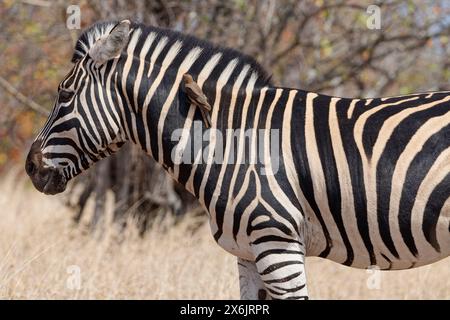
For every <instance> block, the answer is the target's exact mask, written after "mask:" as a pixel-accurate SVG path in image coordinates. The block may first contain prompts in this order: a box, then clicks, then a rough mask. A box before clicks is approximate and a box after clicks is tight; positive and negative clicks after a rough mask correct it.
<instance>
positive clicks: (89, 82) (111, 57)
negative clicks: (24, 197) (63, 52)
mask: <svg viewBox="0 0 450 320" xmlns="http://www.w3.org/2000/svg"><path fill="white" fill-rule="evenodd" d="M103 32H104V34H103V35H101V34H98V33H97V34H94V35H92V34H89V39H88V40H87V42H90V43H88V45H86V44H84V43H81V42H80V40H79V41H78V44H77V48H76V49H75V54H74V58H73V59H72V60H73V62H74V66H73V69H72V70H71V71H70V72H69V74H68V75H67V76H66V78H65V79H64V80H63V81H62V82H61V83H60V85H59V87H58V97H57V99H56V101H55V104H54V107H53V110H52V112H51V114H50V116H49V118H48V119H47V122H46V124H45V126H44V128H43V129H42V130H41V132H40V133H39V134H38V136H37V137H36V139H35V140H34V142H33V144H32V145H31V148H30V151H29V153H28V156H27V159H26V164H25V170H26V172H27V174H28V175H29V176H30V178H31V180H32V182H33V184H34V186H35V187H36V189H38V190H39V191H40V192H43V193H46V194H57V193H60V192H63V191H64V190H65V188H66V185H67V182H68V181H69V180H70V179H71V178H73V177H75V176H76V175H78V174H80V173H81V172H82V171H84V170H86V169H88V168H89V167H90V166H91V165H92V164H93V163H95V162H96V161H98V160H100V159H102V158H104V157H107V156H108V155H110V154H112V153H114V152H115V151H117V149H118V148H119V147H120V146H121V145H122V144H123V143H124V142H125V140H126V137H125V135H124V132H123V129H122V123H123V119H122V118H121V116H120V114H121V113H120V110H119V108H118V107H117V104H115V103H114V102H113V101H115V98H116V96H115V92H114V90H112V88H111V87H110V86H108V84H109V85H110V83H109V82H108V81H110V79H111V76H114V70H113V69H114V68H113V65H114V64H115V63H117V61H118V60H120V55H121V52H122V50H123V49H124V47H125V46H126V45H127V43H128V35H129V32H130V21H128V20H124V21H122V22H120V23H117V24H115V25H114V24H109V25H105V26H104V30H103ZM80 45H81V48H79V46H80ZM83 50H84V52H83ZM77 53H78V55H77ZM80 53H84V54H83V55H82V54H80ZM108 78H109V80H108Z"/></svg>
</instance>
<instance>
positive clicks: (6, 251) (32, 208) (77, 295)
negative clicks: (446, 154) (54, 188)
mask: <svg viewBox="0 0 450 320" xmlns="http://www.w3.org/2000/svg"><path fill="white" fill-rule="evenodd" d="M0 179H1V180H0V298H1V299H126V298H129V299H179V298H183V299H237V298H239V288H238V281H237V278H238V277H237V268H236V262H235V258H234V257H232V256H231V255H229V254H227V253H226V252H224V251H223V250H222V249H220V248H219V247H218V246H217V245H216V244H215V243H214V241H213V240H212V236H211V235H210V232H209V228H208V225H207V224H204V225H203V226H202V227H200V229H199V230H198V231H197V232H195V233H193V232H192V226H193V225H195V224H197V223H198V221H194V220H193V219H192V218H186V219H184V220H182V221H181V222H179V223H177V224H176V225H173V221H171V219H170V218H166V219H164V221H162V223H161V224H159V225H157V226H156V225H155V226H154V227H153V228H152V229H151V230H150V231H149V232H148V233H147V234H146V235H145V237H144V238H140V237H139V236H138V232H137V230H134V229H133V228H132V227H129V228H127V229H126V231H125V232H124V233H123V234H121V235H119V234H118V233H117V232H116V230H115V229H114V228H113V227H107V228H105V229H104V230H103V232H102V235H101V236H99V235H98V234H97V235H92V234H90V233H88V232H87V228H83V227H82V226H74V225H72V223H71V220H70V216H71V214H72V213H71V212H70V211H69V210H68V209H66V208H65V207H64V205H63V204H62V203H61V198H60V197H58V196H56V197H50V196H45V195H41V194H39V193H38V192H37V191H35V190H34V189H33V188H32V186H30V184H29V183H28V182H27V180H26V179H25V178H24V177H22V176H21V175H20V174H19V173H18V172H17V170H15V171H12V172H10V173H9V174H8V175H7V176H4V177H2V178H0ZM307 268H308V269H307V272H308V277H309V289H310V296H311V298H313V299H395V298H399V299H432V298H437V299H449V298H450V260H449V259H446V260H444V261H441V262H439V263H436V264H434V265H431V266H425V267H422V268H418V269H415V270H406V271H391V272H382V274H381V280H380V289H369V288H368V286H367V281H368V280H369V279H370V278H369V277H370V276H371V274H369V273H367V271H365V270H355V269H351V268H347V267H344V266H340V265H338V264H336V263H333V262H329V261H326V260H322V259H317V258H308V262H307ZM78 275H79V277H78ZM78 280H79V281H78Z"/></svg>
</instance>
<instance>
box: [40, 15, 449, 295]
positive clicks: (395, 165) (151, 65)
mask: <svg viewBox="0 0 450 320" xmlns="http://www.w3.org/2000/svg"><path fill="white" fill-rule="evenodd" d="M122 23H123V22H122ZM114 26H115V23H102V24H96V25H94V26H92V27H91V28H89V29H88V30H87V31H86V32H85V33H84V34H83V35H82V36H81V37H80V39H79V40H78V42H77V46H76V49H75V53H74V58H73V62H74V63H75V65H74V68H73V69H72V71H71V72H70V73H69V74H68V76H67V77H66V79H65V80H64V81H63V82H61V85H60V88H59V98H58V101H57V102H56V103H55V108H54V110H53V112H52V114H51V116H50V117H49V120H48V122H47V124H46V125H45V127H44V128H43V130H42V132H41V133H40V134H39V136H38V137H37V140H36V141H39V142H40V144H41V150H42V153H43V156H44V159H45V163H46V164H47V165H48V166H51V167H58V168H60V167H62V168H63V171H64V174H65V177H66V178H67V180H69V179H71V178H72V177H73V176H75V175H77V174H79V173H80V172H82V171H83V170H86V169H87V168H88V167H89V166H90V165H91V164H92V163H93V162H95V161H97V160H99V159H101V158H103V157H106V156H108V155H109V154H111V153H112V152H114V151H115V150H117V148H118V147H120V145H121V144H122V143H124V142H125V141H127V140H131V141H132V142H134V143H136V144H138V145H140V146H141V147H142V149H143V150H144V151H146V152H147V153H148V154H150V155H151V156H153V157H154V158H155V159H156V160H157V161H158V162H159V163H161V164H162V165H163V166H164V168H166V169H167V171H168V172H169V173H170V174H171V175H172V176H173V177H174V179H176V180H177V181H179V182H180V183H181V184H183V185H184V186H185V187H186V188H187V189H188V190H189V191H190V192H192V193H193V194H194V195H195V196H196V197H197V198H198V199H199V201H200V202H201V203H202V204H203V206H204V207H205V209H206V210H207V211H208V213H209V215H210V224H211V230H212V234H213V235H214V238H215V239H216V241H217V242H218V244H219V245H221V246H222V247H223V248H224V249H225V250H227V251H229V252H231V253H232V254H234V255H236V256H237V257H238V258H239V272H240V279H241V291H242V297H244V298H258V297H259V298H264V297H265V296H266V292H267V293H268V296H270V297H272V298H278V299H281V298H282V299H284V298H286V299H300V298H306V297H307V289H306V276H305V270H304V260H305V256H306V255H308V256H320V257H323V258H327V259H331V260H333V261H336V262H339V263H342V264H345V265H348V266H353V267H358V268H366V267H368V266H371V265H377V266H379V267H380V268H382V269H405V268H410V267H415V266H420V265H424V264H428V263H431V262H434V261H436V260H439V259H443V258H445V257H447V256H448V255H449V254H450V92H432V93H422V94H413V95H407V96H399V97H387V98H376V99H347V98H338V97H330V96H325V95H320V94H317V93H313V92H306V91H302V90H296V89H286V88H278V87H274V86H272V85H271V84H270V81H269V80H268V76H267V74H266V73H265V72H264V71H263V69H262V68H261V67H260V66H259V65H258V64H257V63H256V62H255V61H254V60H253V59H251V58H249V57H247V56H245V55H242V54H240V53H238V52H236V51H234V50H230V49H225V48H220V47H215V46H212V45H211V44H209V43H207V42H205V41H201V40H198V39H196V38H193V37H190V36H185V35H182V34H180V33H176V32H173V31H168V30H163V29H158V28H154V27H146V26H143V25H138V24H131V28H130V31H129V34H128V42H127V45H126V46H125V48H123V50H122V53H121V54H120V55H118V56H115V57H111V59H110V60H109V61H107V62H106V63H104V64H101V65H99V64H98V63H96V61H95V57H91V55H90V54H89V52H90V51H91V49H92V48H93V47H94V46H95V45H96V44H98V43H99V39H105V38H106V37H108V35H109V34H111V33H114V30H115V29H114ZM184 73H190V74H191V75H193V76H194V79H196V82H197V84H198V85H199V86H200V87H201V88H202V90H203V92H204V93H205V95H206V96H207V97H208V100H209V101H210V104H211V106H212V113H211V124H212V128H213V129H216V130H210V131H205V132H206V134H205V136H206V138H207V142H205V141H203V144H206V145H208V146H209V149H208V150H209V151H207V152H206V155H205V158H207V159H213V158H214V156H215V155H216V152H217V148H215V147H216V146H217V145H223V148H222V150H219V151H221V152H223V158H224V162H223V163H214V162H212V161H208V162H205V161H202V158H203V157H204V154H203V153H202V151H203V149H201V150H198V149H195V148H193V149H192V150H190V151H192V155H191V159H190V160H192V162H191V163H187V162H181V163H179V161H178V160H179V159H180V158H181V153H182V152H186V150H187V149H189V148H191V146H190V144H189V139H190V137H193V136H195V135H196V134H198V132H197V131H198V130H199V128H200V130H205V128H204V127H203V124H202V121H201V116H200V113H199V112H198V111H196V108H195V106H193V105H189V103H188V100H187V99H186V97H185V96H184V94H183V92H182V90H180V84H181V80H182V75H183V74H184ZM180 129H184V130H185V132H186V134H184V135H182V136H181V138H180V140H179V141H172V139H171V137H172V133H173V132H174V131H175V130H180ZM227 129H244V130H245V129H253V131H250V132H251V134H250V135H249V136H246V135H245V132H244V131H240V132H239V133H238V134H236V135H234V134H233V132H231V131H229V130H228V131H227ZM260 129H265V131H263V132H264V134H262V135H258V134H257V132H258V131H257V130H260ZM271 130H272V131H271ZM273 130H276V131H277V132H279V136H278V137H277V139H278V140H277V141H275V142H278V143H279V146H280V149H279V153H278V154H277V156H278V157H277V159H276V162H275V161H274V159H273V155H272V154H270V152H269V150H270V147H271V145H272V143H275V142H274V141H273V136H272V135H271V132H275V131H273ZM202 132H203V131H202ZM246 132H247V131H246ZM187 133H189V134H187ZM218 133H222V136H219V135H218ZM222 139H223V141H222ZM245 141H253V142H254V143H252V144H250V146H251V147H250V148H246V147H245ZM222 142H223V144H220V143H222ZM233 142H234V144H233ZM256 146H258V147H260V146H263V147H262V149H263V152H262V158H263V160H264V163H259V162H245V161H243V163H242V164H236V160H243V159H250V158H251V157H254V156H255V155H256V154H258V152H259V151H260V150H256V149H255V148H256ZM174 149H176V150H177V152H175V154H176V156H175V159H174V158H173V157H172V156H171V155H172V154H173V150H174Z"/></svg>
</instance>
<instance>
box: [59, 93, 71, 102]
mask: <svg viewBox="0 0 450 320" xmlns="http://www.w3.org/2000/svg"><path fill="white" fill-rule="evenodd" d="M73 94H74V92H73V91H67V90H61V91H59V98H58V101H59V102H62V103H65V102H69V101H70V99H72V96H73Z"/></svg>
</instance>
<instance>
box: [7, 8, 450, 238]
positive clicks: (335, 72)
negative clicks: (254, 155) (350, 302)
mask: <svg viewBox="0 0 450 320" xmlns="http://www.w3.org/2000/svg"><path fill="white" fill-rule="evenodd" d="M73 4H76V5H79V6H80V9H81V29H83V28H85V27H87V26H89V25H90V24H92V23H94V22H96V21H98V20H107V19H123V18H128V19H132V20H135V21H139V22H144V23H146V24H151V25H157V26H162V27H169V28H173V29H176V30H179V31H183V32H187V33H190V34H193V35H196V36H198V37H200V38H205V39H208V40H210V41H212V42H214V43H217V44H221V45H225V46H229V47H233V48H236V49H238V50H241V51H243V52H245V53H247V54H249V55H251V56H253V57H255V58H256V59H257V60H258V61H259V62H260V63H261V64H262V65H263V66H264V67H265V68H266V69H267V70H268V71H269V73H271V74H272V75H273V78H272V79H273V81H274V83H275V84H276V85H280V86H286V87H295V88H301V89H305V90H314V91H320V92H322V93H326V94H331V95H338V96H346V97H375V96H382V95H398V94H407V93H412V92H417V91H430V90H442V89H447V90H448V89H450V69H449V65H450V59H449V57H450V43H449V36H450V1H448V0H437V1H421V0H414V1H413V0H411V1H396V0H392V1H373V0H372V1H365V0H361V1H350V0H349V1H341V0H336V1H322V0H306V1H300V0H261V1H257V0H250V1H244V0H233V1H221V0H207V1H206V0H182V1H171V0H166V1H164V0H145V1H125V0H104V1H86V0H85V1H66V0H57V1H47V0H22V1H19V0H0V177H1V175H2V173H5V172H6V171H9V170H10V169H11V168H12V167H14V166H16V165H18V166H20V167H22V166H23V162H24V157H25V155H26V152H27V151H28V148H29V145H30V144H31V141H32V139H33V137H34V136H35V135H36V133H37V131H38V130H39V128H41V126H42V125H43V123H44V121H45V118H46V114H47V113H48V112H49V110H50V109H51V108H52V104H53V101H54V99H55V96H56V89H57V86H58V83H59V81H61V80H62V79H63V77H64V76H65V74H66V73H67V72H68V71H69V70H70V68H71V63H70V59H71V55H72V49H73V45H74V43H75V41H76V39H77V37H78V35H79V34H80V33H81V31H82V30H69V29H68V28H67V27H66V19H67V13H66V9H67V7H68V6H69V5H73ZM372 4H375V5H378V6H379V7H380V9H381V28H380V29H373V30H372V29H370V28H368V27H367V20H368V18H369V16H370V15H369V14H368V12H367V8H368V6H369V5H372ZM108 194H110V195H111V196H112V199H113V200H112V202H113V204H114V210H113V211H114V219H113V220H114V221H115V222H116V223H118V225H120V226H125V222H126V221H127V218H128V217H129V216H133V217H135V218H136V221H137V223H138V225H139V227H140V229H141V232H144V231H145V230H146V228H147V227H148V224H149V222H151V221H152V218H153V217H155V216H157V215H158V214H161V213H166V212H172V213H174V214H175V215H183V214H184V213H186V212H192V213H194V214H198V213H200V212H201V209H200V208H198V207H197V204H196V202H195V201H194V200H193V198H192V197H191V196H190V195H189V194H187V193H186V192H185V191H183V190H182V189H181V188H180V187H179V186H177V185H176V184H175V183H174V182H173V181H172V180H171V179H170V178H169V177H168V176H167V175H166V174H165V173H164V172H163V171H162V170H161V168H160V167H159V165H157V164H156V163H155V162H154V161H153V160H152V159H150V158H149V157H147V156H146V155H143V154H142V153H141V152H140V151H139V150H137V148H135V147H134V146H132V145H126V146H125V147H124V148H123V150H121V151H120V152H119V153H118V154H117V155H116V156H114V157H112V158H110V159H108V160H104V161H102V162H100V163H98V164H97V165H96V166H95V167H94V168H93V169H91V170H89V171H88V172H86V173H85V174H83V175H81V176H80V177H79V178H77V179H76V181H74V183H72V185H71V188H70V191H67V192H66V202H67V205H68V206H71V207H73V208H74V216H73V219H74V221H76V222H78V221H80V219H81V218H82V216H83V213H84V212H85V210H84V209H85V207H86V204H87V203H88V202H89V201H90V202H91V203H93V207H94V210H93V214H92V216H91V217H90V218H89V221H90V222H89V224H90V226H91V227H92V228H95V227H96V226H98V225H101V224H100V223H101V222H102V220H104V219H103V216H104V212H105V201H106V198H107V195H108Z"/></svg>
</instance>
